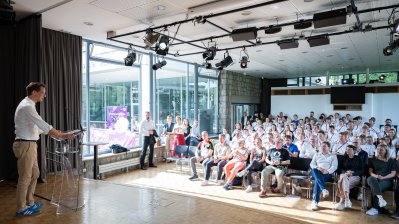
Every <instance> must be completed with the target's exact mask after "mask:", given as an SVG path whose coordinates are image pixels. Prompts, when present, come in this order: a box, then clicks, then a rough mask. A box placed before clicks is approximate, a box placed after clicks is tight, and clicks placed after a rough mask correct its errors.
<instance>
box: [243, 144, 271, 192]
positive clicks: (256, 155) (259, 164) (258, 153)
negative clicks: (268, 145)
mask: <svg viewBox="0 0 399 224" xmlns="http://www.w3.org/2000/svg"><path fill="white" fill-rule="evenodd" d="M254 145H255V148H254V149H253V150H252V151H251V152H250V158H249V161H250V164H249V165H248V166H247V167H246V168H245V169H244V170H242V171H241V172H239V173H238V174H237V176H238V177H242V176H246V177H247V181H248V182H247V186H248V187H247V189H246V190H245V192H247V193H249V192H251V191H252V183H253V178H252V172H253V171H261V170H262V169H263V163H264V162H265V159H266V149H265V148H264V147H263V146H262V140H261V139H260V138H256V139H255V143H254Z"/></svg>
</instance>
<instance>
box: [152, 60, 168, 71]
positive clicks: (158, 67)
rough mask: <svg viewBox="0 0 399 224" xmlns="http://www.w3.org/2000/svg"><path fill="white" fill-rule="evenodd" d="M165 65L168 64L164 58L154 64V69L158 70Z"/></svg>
mask: <svg viewBox="0 0 399 224" xmlns="http://www.w3.org/2000/svg"><path fill="white" fill-rule="evenodd" d="M165 65H166V61H165V60H163V61H160V62H158V63H155V64H154V65H152V69H154V70H158V69H160V68H162V67H163V66H165Z"/></svg>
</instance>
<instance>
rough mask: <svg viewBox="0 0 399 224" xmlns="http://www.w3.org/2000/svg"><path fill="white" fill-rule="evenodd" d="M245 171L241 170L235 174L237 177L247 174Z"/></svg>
mask: <svg viewBox="0 0 399 224" xmlns="http://www.w3.org/2000/svg"><path fill="white" fill-rule="evenodd" d="M247 173H248V171H247V170H242V171H241V172H238V173H237V175H236V176H237V177H242V176H245V175H247Z"/></svg>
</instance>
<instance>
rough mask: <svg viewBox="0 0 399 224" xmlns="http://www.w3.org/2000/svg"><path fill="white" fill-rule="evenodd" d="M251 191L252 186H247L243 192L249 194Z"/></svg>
mask: <svg viewBox="0 0 399 224" xmlns="http://www.w3.org/2000/svg"><path fill="white" fill-rule="evenodd" d="M251 191H252V186H251V185H249V186H248V187H247V189H246V190H245V192H247V193H249V192H251Z"/></svg>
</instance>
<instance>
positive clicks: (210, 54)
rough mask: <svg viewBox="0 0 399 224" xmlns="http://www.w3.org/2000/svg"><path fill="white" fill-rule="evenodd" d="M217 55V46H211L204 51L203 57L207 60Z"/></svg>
mask: <svg viewBox="0 0 399 224" xmlns="http://www.w3.org/2000/svg"><path fill="white" fill-rule="evenodd" d="M215 56H216V47H210V48H208V50H207V51H206V52H204V53H202V58H203V59H205V61H211V60H213V59H214V58H215Z"/></svg>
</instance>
